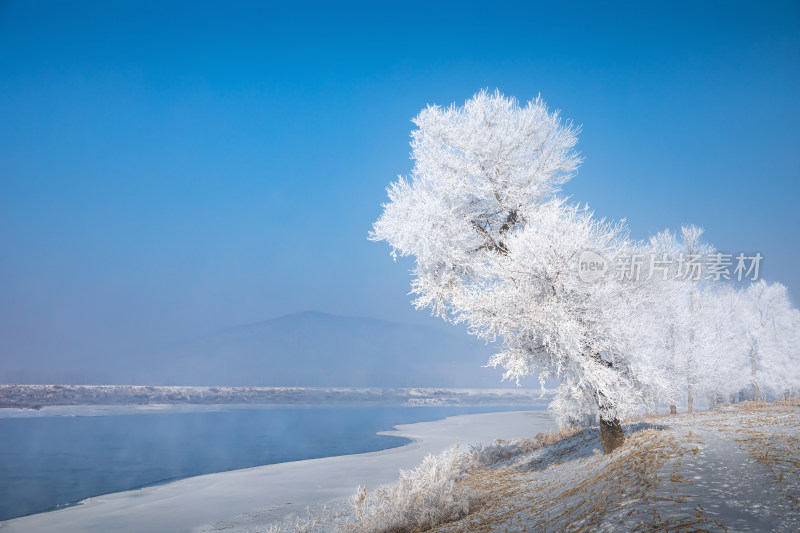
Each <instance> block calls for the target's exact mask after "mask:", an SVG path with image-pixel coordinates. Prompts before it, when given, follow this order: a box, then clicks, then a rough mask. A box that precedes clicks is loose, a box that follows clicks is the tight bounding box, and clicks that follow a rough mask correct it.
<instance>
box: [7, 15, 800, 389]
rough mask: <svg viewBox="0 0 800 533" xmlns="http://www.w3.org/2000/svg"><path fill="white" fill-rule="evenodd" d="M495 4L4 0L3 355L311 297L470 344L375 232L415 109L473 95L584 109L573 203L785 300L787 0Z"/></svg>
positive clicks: (119, 343) (181, 328) (792, 201)
mask: <svg viewBox="0 0 800 533" xmlns="http://www.w3.org/2000/svg"><path fill="white" fill-rule="evenodd" d="M505 7H506V9H496V10H486V9H485V7H483V6H482V5H481V4H478V3H458V4H455V3H454V4H448V3H437V4H434V5H428V4H423V3H403V4H402V8H401V7H400V6H399V5H398V6H392V7H385V6H379V5H376V4H369V3H344V4H336V5H332V6H324V5H321V4H320V5H302V6H289V5H265V4H262V3H251V4H240V5H237V6H236V7H231V6H228V5H224V4H222V3H214V2H191V3H190V2H186V3H170V4H169V6H164V5H162V4H161V3H157V2H140V3H135V4H129V5H118V4H115V3H102V2H74V3H69V4H63V3H58V2H42V3H30V2H22V1H6V2H2V3H0V50H1V51H2V53H0V124H2V127H0V235H1V237H0V239H1V241H0V242H2V244H3V253H2V256H0V367H2V368H8V367H9V366H10V365H11V363H13V364H14V366H15V368H16V367H19V368H21V369H22V370H23V371H25V370H26V369H27V370H31V371H34V370H36V369H41V368H43V367H44V368H47V367H50V366H57V367H59V368H74V369H76V370H77V372H78V373H80V372H82V371H83V370H84V369H86V368H88V367H89V365H95V364H98V361H103V364H104V365H110V366H111V367H114V365H116V364H118V365H119V366H120V368H122V367H123V366H124V365H125V364H127V362H126V361H125V360H124V358H129V357H130V356H131V355H130V354H132V353H141V351H142V350H144V349H146V348H147V347H150V346H161V345H164V344H169V343H173V342H182V341H185V340H187V339H192V338H196V337H203V336H205V335H210V334H212V333H213V332H216V331H218V330H221V329H223V328H227V327H235V326H239V325H244V324H251V323H255V322H260V321H264V320H267V319H273V318H276V317H279V316H283V315H289V314H292V313H296V312H300V311H304V310H319V311H324V312H327V313H331V314H333V315H344V316H359V317H373V318H379V319H383V320H387V321H390V322H398V323H405V324H413V325H426V326H430V327H432V328H437V329H439V330H443V331H445V332H447V333H448V334H453V335H459V334H463V331H462V330H460V329H458V328H452V327H450V326H447V325H445V324H443V323H442V321H440V320H438V319H434V318H432V317H430V316H429V315H428V314H427V313H420V312H415V311H414V310H413V308H412V307H411V306H410V305H409V296H408V295H407V293H408V290H409V289H408V282H409V275H408V269H409V268H410V267H411V263H410V262H408V261H403V260H401V261H399V263H400V264H399V265H398V264H394V263H393V262H392V261H391V260H390V258H389V250H388V249H387V247H386V246H385V245H380V244H375V243H371V242H369V241H367V232H368V231H369V229H370V227H371V224H372V222H373V221H374V220H375V219H376V218H377V216H378V215H379V213H380V210H381V208H380V204H381V202H383V201H385V197H386V194H385V187H386V185H387V184H388V183H389V181H391V180H392V179H394V177H395V176H396V175H398V174H405V173H408V172H409V171H410V169H411V161H410V160H409V148H408V141H409V132H410V130H411V128H412V124H411V122H410V119H411V118H412V117H414V116H415V115H416V114H417V113H418V112H419V110H420V109H422V108H424V107H425V106H426V105H428V104H432V103H437V104H442V105H449V104H450V103H452V102H456V103H458V104H461V103H463V102H464V100H465V99H467V98H469V97H470V96H471V95H472V94H474V93H475V92H476V91H478V90H480V89H481V88H489V89H491V90H493V89H494V88H498V89H499V90H501V91H502V92H503V93H505V94H506V95H509V96H514V97H516V98H518V99H519V100H521V101H526V100H528V99H531V98H535V97H536V96H537V95H538V94H541V95H542V97H543V98H544V99H545V101H547V103H548V104H549V105H550V107H551V108H554V109H561V110H562V114H563V116H565V117H568V118H571V119H573V120H574V122H575V123H576V124H581V125H582V133H581V135H580V141H579V145H578V148H579V150H580V151H581V152H582V154H583V156H584V157H585V161H584V163H583V164H582V166H581V169H580V171H579V173H578V175H577V177H576V178H575V179H574V180H572V181H571V182H570V183H569V184H568V186H567V187H566V189H565V190H566V192H567V193H568V194H570V195H572V197H573V198H574V199H575V200H578V201H581V202H584V201H585V202H588V203H589V205H590V206H591V207H592V208H593V209H595V211H596V212H597V213H598V214H599V215H601V216H606V217H608V218H612V219H616V218H621V217H626V218H627V220H628V222H629V224H630V226H631V227H632V228H634V230H635V231H636V232H640V233H638V234H635V235H634V237H635V238H646V237H647V236H648V232H650V233H652V232H656V231H659V230H661V229H663V228H665V227H670V228H673V229H675V228H677V227H679V225H680V224H683V223H693V224H697V225H700V226H703V227H704V228H705V229H706V236H707V238H708V240H709V241H710V242H713V243H714V244H715V245H716V246H717V247H718V248H720V249H722V250H726V251H729V252H739V251H743V252H748V253H753V252H760V253H761V254H762V255H763V256H764V263H763V270H762V277H764V278H765V279H768V280H770V281H778V282H781V283H784V284H785V285H787V286H788V288H789V291H790V293H791V294H792V295H793V296H794V298H795V300H796V298H797V294H798V293H797V291H798V287H800V274H798V269H797V265H798V264H800V250H799V249H798V246H797V245H796V242H797V236H798V229H800V210H798V209H797V208H796V204H797V201H798V198H800V195H798V187H800V186H799V185H798V179H797V178H798V175H799V173H798V171H800V158H798V155H797V147H798V146H800V131H798V129H797V127H796V125H797V124H798V122H800V104H799V103H798V100H797V98H796V95H797V94H800V31H798V29H799V28H800V7H799V6H798V4H797V3H796V2H776V3H773V4H771V5H770V8H769V9H766V8H764V7H759V6H755V5H752V4H745V3H725V4H722V3H704V4H700V5H697V4H690V3H683V4H676V5H675V6H674V7H673V9H670V10H669V11H667V10H665V9H661V8H658V7H652V6H645V5H628V6H625V7H624V8H620V7H617V8H609V7H608V6H598V5H594V4H592V3H588V2H587V3H583V4H580V5H570V6H569V7H560V6H554V5H550V6H545V5H537V6H532V5H529V4H526V3H518V4H517V3H507V4H505ZM509 10H510V11H513V12H515V13H516V14H517V16H515V17H513V18H510V17H508V16H507V12H508V11H509ZM469 364H471V365H472V364H475V363H473V362H472V360H471V359H470V363H469ZM481 371H485V369H480V368H476V372H481ZM492 375H493V376H494V375H496V373H495V374H492Z"/></svg>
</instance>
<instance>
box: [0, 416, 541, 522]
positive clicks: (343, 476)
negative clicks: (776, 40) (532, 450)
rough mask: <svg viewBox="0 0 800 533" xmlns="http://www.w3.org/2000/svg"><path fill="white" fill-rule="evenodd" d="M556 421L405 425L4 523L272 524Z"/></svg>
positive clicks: (453, 420) (481, 419)
mask: <svg viewBox="0 0 800 533" xmlns="http://www.w3.org/2000/svg"><path fill="white" fill-rule="evenodd" d="M553 427H555V424H554V422H553V419H552V417H551V416H550V415H549V414H547V413H545V412H541V411H539V412H536V411H534V412H524V411H512V412H501V413H487V414H475V415H461V416H455V417H450V418H447V419H445V420H441V421H436V422H422V423H417V424H408V425H402V426H397V427H396V429H395V430H393V431H387V432H385V433H384V434H386V435H394V436H399V437H407V438H411V439H413V442H411V443H410V444H407V445H405V446H401V447H399V448H392V449H389V450H383V451H379V452H372V453H366V454H358V455H346V456H339V457H328V458H322V459H312V460H307V461H297V462H292V463H282V464H276V465H268V466H262V467H256V468H249V469H245V470H237V471H233V472H223V473H219V474H209V475H205V476H197V477H193V478H188V479H183V480H180V481H176V482H174V483H169V484H165V485H159V486H153V487H147V488H143V489H139V490H134V491H128V492H121V493H116V494H109V495H105V496H99V497H96V498H90V499H89V500H86V501H85V502H82V503H81V504H80V505H77V506H74V507H68V508H66V509H61V510H58V511H53V512H49V513H42V514H38V515H33V516H28V517H23V518H18V519H14V520H10V521H8V522H4V523H2V525H0V531H3V532H4V533H6V532H36V533H40V532H41V533H48V532H59V533H62V532H72V531H81V532H84V531H97V532H109V533H110V532H140V531H148V532H152V533H157V532H160V531H164V532H175V531H192V530H198V529H201V530H209V529H229V528H233V529H239V530H247V529H249V528H250V526H254V527H255V525H258V524H265V523H270V522H273V521H277V520H280V519H282V518H285V517H286V516H287V515H288V514H291V513H297V514H302V513H303V512H304V511H305V508H306V507H307V506H311V507H315V506H319V505H321V504H323V503H325V502H328V501H335V500H338V501H341V500H343V499H345V498H347V497H349V496H350V495H351V494H352V493H353V492H354V490H355V488H356V487H357V486H358V485H359V484H362V483H367V484H368V485H369V486H377V485H380V484H384V483H388V482H391V481H393V480H395V479H396V478H397V475H398V471H399V470H400V469H410V468H414V467H415V466H417V465H418V464H419V462H420V461H421V460H422V458H423V457H425V456H426V455H428V454H431V453H433V454H436V453H439V452H441V451H442V450H443V449H445V448H447V447H449V446H450V445H451V444H453V443H456V442H462V443H464V444H465V445H467V444H477V443H481V444H489V443H491V442H492V441H494V440H495V439H496V438H503V439H514V438H522V437H528V436H531V435H533V434H535V433H538V432H542V431H547V430H548V429H550V428H553Z"/></svg>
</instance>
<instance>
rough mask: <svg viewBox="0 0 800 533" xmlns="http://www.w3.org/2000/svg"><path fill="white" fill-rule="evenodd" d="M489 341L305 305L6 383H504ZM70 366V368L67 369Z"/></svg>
mask: <svg viewBox="0 0 800 533" xmlns="http://www.w3.org/2000/svg"><path fill="white" fill-rule="evenodd" d="M492 353H493V349H492V347H491V346H487V345H486V344H485V343H483V342H482V341H480V340H478V339H475V338H474V337H471V336H468V335H467V334H466V333H464V332H462V331H460V330H457V329H456V328H454V330H453V333H452V334H451V333H448V332H446V331H442V330H439V329H436V328H431V327H426V326H419V325H412V324H401V323H395V322H388V321H383V320H378V319H373V318H358V317H347V316H338V315H331V314H327V313H322V312H318V311H306V312H302V313H296V314H291V315H285V316H281V317H278V318H274V319H271V320H266V321H262V322H256V323H252V324H246V325H242V326H236V327H231V328H226V329H222V330H220V331H217V332H215V333H212V334H209V335H206V336H203V337H199V338H195V339H190V340H187V341H182V342H173V343H170V344H165V345H160V346H157V347H154V348H150V349H138V350H128V351H125V352H121V353H118V354H115V355H114V356H108V357H103V358H96V360H95V362H94V363H93V364H92V365H83V366H81V367H80V369H77V368H75V367H74V366H71V365H69V363H68V362H66V361H65V362H64V363H63V365H61V366H53V367H51V368H41V369H40V370H39V371H37V372H35V373H28V374H27V375H25V376H24V378H23V379H15V375H14V374H13V373H12V372H8V371H6V372H5V373H0V379H2V381H5V382H7V383H67V384H119V385H123V384H131V383H134V384H141V385H162V386H169V385H183V386H260V387H284V386H290V387H383V388H390V387H482V388H483V387H489V388H495V387H513V384H509V383H503V382H502V381H501V376H502V372H501V371H500V370H499V369H492V368H483V365H485V364H486V361H487V360H488V359H489V357H490V356H491V354H492ZM78 370H79V371H80V373H79V374H78V373H76V372H77V371H78Z"/></svg>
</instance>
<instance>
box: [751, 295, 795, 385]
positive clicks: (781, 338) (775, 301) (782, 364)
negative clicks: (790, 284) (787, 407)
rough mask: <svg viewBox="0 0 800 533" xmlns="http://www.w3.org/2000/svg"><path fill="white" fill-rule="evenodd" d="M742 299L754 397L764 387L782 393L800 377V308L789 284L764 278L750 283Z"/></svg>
mask: <svg viewBox="0 0 800 533" xmlns="http://www.w3.org/2000/svg"><path fill="white" fill-rule="evenodd" d="M740 302H741V305H740V306H739V309H738V312H739V319H740V323H741V324H742V328H743V330H744V333H745V336H746V350H747V363H748V366H749V371H750V372H749V373H750V384H751V386H752V388H753V399H754V400H758V399H759V398H760V396H761V392H762V391H763V390H764V389H767V390H769V391H772V392H774V393H782V392H783V390H784V389H785V388H788V387H790V386H791V385H793V384H794V383H796V379H797V363H798V361H797V359H796V353H797V352H796V350H797V347H796V345H794V343H793V340H794V337H795V335H796V331H797V323H798V321H800V320H799V319H798V311H797V310H796V309H793V308H792V306H791V303H790V302H789V296H788V294H787V291H786V287H785V286H783V285H781V284H780V283H771V284H768V283H766V282H765V281H764V280H761V281H758V282H756V283H753V284H752V285H750V286H749V287H748V288H747V289H746V290H745V291H744V294H743V297H742V298H741V299H740Z"/></svg>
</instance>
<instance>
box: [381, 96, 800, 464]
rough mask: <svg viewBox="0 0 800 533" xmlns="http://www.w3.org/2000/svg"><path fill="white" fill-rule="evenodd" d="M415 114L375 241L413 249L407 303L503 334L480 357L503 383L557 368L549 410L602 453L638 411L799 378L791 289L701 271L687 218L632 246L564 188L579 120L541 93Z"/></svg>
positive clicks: (780, 388)
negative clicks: (575, 425) (403, 172)
mask: <svg viewBox="0 0 800 533" xmlns="http://www.w3.org/2000/svg"><path fill="white" fill-rule="evenodd" d="M414 123H415V124H416V126H417V128H416V129H415V130H414V131H413V132H412V142H411V148H412V158H413V159H414V162H415V164H414V168H413V170H412V172H411V175H410V176H408V177H401V178H399V179H398V181H396V182H394V183H392V184H391V186H390V188H389V190H388V193H389V201H388V202H387V203H386V204H384V206H383V207H384V211H383V214H382V215H381V217H380V218H379V220H378V221H377V222H376V223H375V224H374V227H373V232H372V234H371V238H372V239H373V240H383V241H387V242H388V243H389V244H390V245H391V247H392V254H393V256H395V257H397V256H398V255H400V256H410V257H413V258H414V261H415V264H414V269H413V272H412V293H413V294H414V296H415V299H414V305H416V307H417V308H421V309H422V308H424V309H429V310H430V311H431V312H432V313H433V314H435V315H437V316H440V317H442V318H444V319H446V320H448V321H451V322H453V323H463V324H466V326H467V328H468V330H469V332H470V333H471V334H473V335H476V336H478V337H479V338H482V339H485V340H487V341H498V343H497V346H499V348H498V351H497V353H496V354H495V355H494V356H493V357H492V359H491V360H490V364H492V365H495V366H498V365H499V366H502V367H503V368H504V369H505V376H506V378H509V379H516V380H519V379H520V378H522V377H523V376H526V375H531V374H537V375H538V376H539V379H540V380H541V382H542V384H543V383H544V380H546V379H547V378H548V377H551V376H552V377H556V378H558V380H559V383H560V384H559V386H558V389H557V393H556V396H555V399H554V400H553V402H552V404H551V407H552V408H553V409H554V411H555V412H556V414H557V415H558V416H559V418H560V419H561V420H563V421H570V420H585V419H586V417H587V416H598V417H599V419H600V428H601V441H602V445H603V448H604V450H605V451H611V450H612V449H614V448H615V447H616V446H618V445H619V444H620V443H621V442H622V440H623V439H624V435H623V433H622V428H621V425H620V422H621V421H624V420H625V418H626V417H629V416H632V415H634V414H638V413H640V412H642V411H644V410H657V409H658V408H659V407H660V406H662V405H665V406H666V405H668V406H671V407H672V409H673V410H677V409H678V407H679V406H680V405H684V402H685V405H687V408H688V409H689V410H692V409H693V408H694V403H695V401H697V399H698V398H702V399H704V401H706V400H707V401H710V402H711V403H712V405H713V404H714V403H716V402H718V401H720V400H725V399H729V398H730V394H731V393H733V392H738V391H739V390H741V389H742V388H743V387H750V388H752V395H753V396H755V397H757V398H758V397H761V396H762V395H764V394H765V393H768V394H772V395H778V394H781V393H783V392H784V391H785V390H786V389H787V388H792V387H793V386H794V385H796V384H797V383H798V381H799V378H800V376H798V366H800V365H798V364H797V363H798V355H797V346H798V342H797V341H798V337H800V333H799V332H800V319H799V318H798V312H797V311H796V310H794V309H792V308H791V306H790V303H789V300H788V297H787V295H786V289H785V288H784V287H783V286H781V285H778V284H766V283H764V282H756V283H753V284H750V285H748V284H746V283H737V284H735V285H731V284H726V283H724V282H723V280H724V277H725V276H716V277H720V281H715V280H713V279H708V276H706V275H704V273H703V272H702V270H700V269H699V268H698V269H697V270H695V269H696V268H697V266H698V265H702V264H703V262H704V261H706V260H709V259H713V258H714V257H715V253H716V252H715V250H713V248H712V247H711V246H709V245H707V244H704V243H703V242H702V241H701V234H702V231H701V230H700V229H698V228H696V227H693V226H688V227H683V228H682V229H681V231H680V233H679V234H673V233H671V232H669V231H665V232H662V233H659V234H657V235H655V236H654V237H652V238H651V239H650V240H649V241H646V242H640V241H634V240H632V239H631V238H630V236H629V233H628V229H627V227H626V225H625V224H624V221H621V222H610V221H607V220H605V219H601V218H597V217H596V216H595V215H594V213H593V212H591V211H590V210H589V209H588V208H587V207H586V206H580V205H577V204H575V203H573V202H571V201H570V200H569V199H567V198H565V197H564V196H562V195H561V194H560V193H559V192H560V188H561V186H562V185H563V184H564V183H565V182H566V181H568V180H569V179H571V178H572V176H573V175H574V173H575V172H576V170H577V168H578V166H579V164H580V162H581V156H580V155H579V154H578V153H577V152H576V151H575V145H576V143H577V134H578V128H575V127H573V126H572V124H571V123H569V122H563V121H562V120H561V119H560V117H559V115H558V113H557V112H553V113H551V112H549V111H548V109H547V107H546V106H545V104H544V103H543V102H542V101H541V100H539V99H537V100H535V101H532V102H529V103H528V104H527V105H525V106H520V105H519V104H518V103H517V102H516V101H515V100H514V99H509V98H505V97H504V96H502V95H501V94H500V93H498V92H495V93H494V94H491V93H487V92H481V93H479V94H477V95H475V96H474V97H473V98H472V99H471V100H469V101H467V102H466V103H465V104H464V106H463V107H456V106H450V107H447V108H443V107H439V106H430V107H428V108H426V109H424V110H423V111H422V112H421V113H420V114H419V115H418V116H417V117H416V118H415V119H414ZM587 254H588V255H587ZM587 258H589V259H591V261H588V260H587ZM635 258H639V259H642V258H644V259H645V261H643V262H644V263H646V262H647V261H646V260H647V259H649V260H650V261H651V263H650V264H651V265H652V266H655V265H658V271H657V272H655V273H654V271H655V269H651V270H650V271H649V272H639V270H638V267H637V269H634V268H633V266H634V263H635V260H634V259H635ZM717 258H718V256H717ZM587 266H590V267H591V268H592V269H593V270H592V272H591V274H592V275H591V276H587V275H585V274H586V272H585V271H582V269H583V268H586V267H587ZM740 274H741V273H740ZM748 275H750V277H754V272H752V271H751V272H748ZM728 277H730V276H728ZM739 277H741V276H739Z"/></svg>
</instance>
